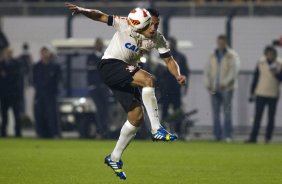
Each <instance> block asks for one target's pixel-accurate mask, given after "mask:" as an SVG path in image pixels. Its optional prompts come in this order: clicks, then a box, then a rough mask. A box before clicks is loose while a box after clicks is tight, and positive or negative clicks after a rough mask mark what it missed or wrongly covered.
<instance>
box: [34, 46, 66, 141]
mask: <svg viewBox="0 0 282 184" xmlns="http://www.w3.org/2000/svg"><path fill="white" fill-rule="evenodd" d="M40 55H41V59H40V61H39V62H38V63H36V64H35V65H34V67H33V83H34V88H35V98H34V115H35V124H36V133H37V135H38V137H41V138H57V137H60V129H59V124H58V112H57V95H58V87H59V82H60V80H61V68H60V66H59V65H58V64H57V63H56V62H55V60H54V59H55V58H54V56H53V54H52V53H51V51H50V49H49V48H47V47H42V48H41V51H40Z"/></svg>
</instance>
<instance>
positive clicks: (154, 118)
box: [131, 70, 177, 141]
mask: <svg viewBox="0 0 282 184" xmlns="http://www.w3.org/2000/svg"><path fill="white" fill-rule="evenodd" d="M154 82H155V81H154V77H153V76H152V75H151V74H150V73H148V72H146V71H144V70H138V71H137V72H136V73H135V74H134V75H133V81H132V82H131V84H132V85H133V86H140V87H142V101H143V104H144V106H145V108H146V111H147V113H148V116H149V119H150V122H151V132H152V136H153V140H163V141H169V140H174V139H176V138H177V136H176V135H172V134H170V133H169V132H167V131H166V130H165V129H163V128H162V126H161V124H160V119H159V112H158V104H157V99H156V96H155V84H154Z"/></svg>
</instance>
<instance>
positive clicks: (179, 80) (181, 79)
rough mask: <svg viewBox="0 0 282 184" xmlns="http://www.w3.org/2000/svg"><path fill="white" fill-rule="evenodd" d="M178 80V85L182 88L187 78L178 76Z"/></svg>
mask: <svg viewBox="0 0 282 184" xmlns="http://www.w3.org/2000/svg"><path fill="white" fill-rule="evenodd" d="M176 80H177V82H178V84H180V85H181V86H183V85H185V84H186V77H185V76H184V75H179V76H177V77H176Z"/></svg>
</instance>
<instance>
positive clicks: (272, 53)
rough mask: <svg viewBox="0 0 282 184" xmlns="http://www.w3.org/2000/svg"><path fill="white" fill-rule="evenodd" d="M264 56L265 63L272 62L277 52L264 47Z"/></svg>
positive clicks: (270, 47)
mask: <svg viewBox="0 0 282 184" xmlns="http://www.w3.org/2000/svg"><path fill="white" fill-rule="evenodd" d="M264 55H265V57H266V59H267V61H274V60H275V59H276V57H277V51H276V49H275V48H274V47H272V46H266V47H265V49H264Z"/></svg>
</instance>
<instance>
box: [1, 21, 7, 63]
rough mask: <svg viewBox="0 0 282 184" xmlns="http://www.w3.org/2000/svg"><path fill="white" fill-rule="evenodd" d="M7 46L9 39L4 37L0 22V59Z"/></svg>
mask: <svg viewBox="0 0 282 184" xmlns="http://www.w3.org/2000/svg"><path fill="white" fill-rule="evenodd" d="M8 46H9V41H8V39H7V38H6V36H5V34H4V33H3V31H2V29H1V24H0V59H1V57H2V52H3V50H4V49H5V48H7V47H8Z"/></svg>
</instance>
